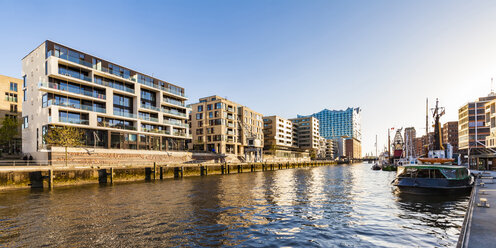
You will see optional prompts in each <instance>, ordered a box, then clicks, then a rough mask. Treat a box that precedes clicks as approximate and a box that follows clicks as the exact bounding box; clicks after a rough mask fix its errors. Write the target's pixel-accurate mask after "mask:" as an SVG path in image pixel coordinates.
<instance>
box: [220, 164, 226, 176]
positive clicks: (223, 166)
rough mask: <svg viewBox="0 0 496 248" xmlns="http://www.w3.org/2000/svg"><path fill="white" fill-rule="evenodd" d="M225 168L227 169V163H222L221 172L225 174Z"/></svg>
mask: <svg viewBox="0 0 496 248" xmlns="http://www.w3.org/2000/svg"><path fill="white" fill-rule="evenodd" d="M225 170H226V166H225V165H221V166H220V173H221V174H222V175H224V174H225Z"/></svg>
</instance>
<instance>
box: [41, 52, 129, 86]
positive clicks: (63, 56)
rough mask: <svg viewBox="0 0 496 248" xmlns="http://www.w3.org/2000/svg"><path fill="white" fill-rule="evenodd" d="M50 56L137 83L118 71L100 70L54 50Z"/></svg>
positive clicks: (102, 68) (48, 55)
mask: <svg viewBox="0 0 496 248" xmlns="http://www.w3.org/2000/svg"><path fill="white" fill-rule="evenodd" d="M50 56H54V57H57V58H61V59H64V60H67V61H70V62H73V63H76V64H80V65H83V66H86V67H88V68H91V69H95V70H97V71H101V72H105V73H109V74H112V75H115V76H118V77H121V78H124V79H126V80H131V81H134V82H136V79H135V78H133V77H131V76H129V77H126V76H125V75H122V74H121V73H119V72H117V71H116V72H114V71H113V70H109V69H108V68H105V67H101V68H98V67H97V66H96V65H93V64H92V63H90V62H87V61H84V60H81V59H79V58H78V57H73V56H69V55H68V54H62V55H61V54H59V53H55V52H54V51H53V50H50V51H48V52H47V57H50ZM90 82H91V81H90Z"/></svg>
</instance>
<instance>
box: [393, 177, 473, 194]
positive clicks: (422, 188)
mask: <svg viewBox="0 0 496 248" xmlns="http://www.w3.org/2000/svg"><path fill="white" fill-rule="evenodd" d="M472 181H473V180H471V178H466V179H461V180H448V179H444V178H398V179H396V180H395V182H394V184H393V185H394V186H396V187H398V189H399V190H400V191H401V192H403V193H412V194H438V193H448V192H449V193H462V194H463V193H468V192H470V190H471V189H472V186H473V183H472Z"/></svg>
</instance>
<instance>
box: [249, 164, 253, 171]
mask: <svg viewBox="0 0 496 248" xmlns="http://www.w3.org/2000/svg"><path fill="white" fill-rule="evenodd" d="M250 171H251V172H253V164H250Z"/></svg>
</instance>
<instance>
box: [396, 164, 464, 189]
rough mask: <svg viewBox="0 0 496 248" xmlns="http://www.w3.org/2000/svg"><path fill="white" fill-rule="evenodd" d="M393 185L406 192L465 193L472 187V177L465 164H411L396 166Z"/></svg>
mask: <svg viewBox="0 0 496 248" xmlns="http://www.w3.org/2000/svg"><path fill="white" fill-rule="evenodd" d="M393 185H394V186H396V187H398V188H399V189H400V191H401V192H408V193H420V194H425V193H440V192H446V191H451V192H460V193H466V192H469V191H470V190H471V189H472V186H473V178H472V176H471V175H470V171H469V170H468V169H467V167H465V166H458V165H450V164H439V163H438V164H418V165H414V164H411V165H403V166H399V167H398V172H397V174H396V179H395V180H394V181H393Z"/></svg>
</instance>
